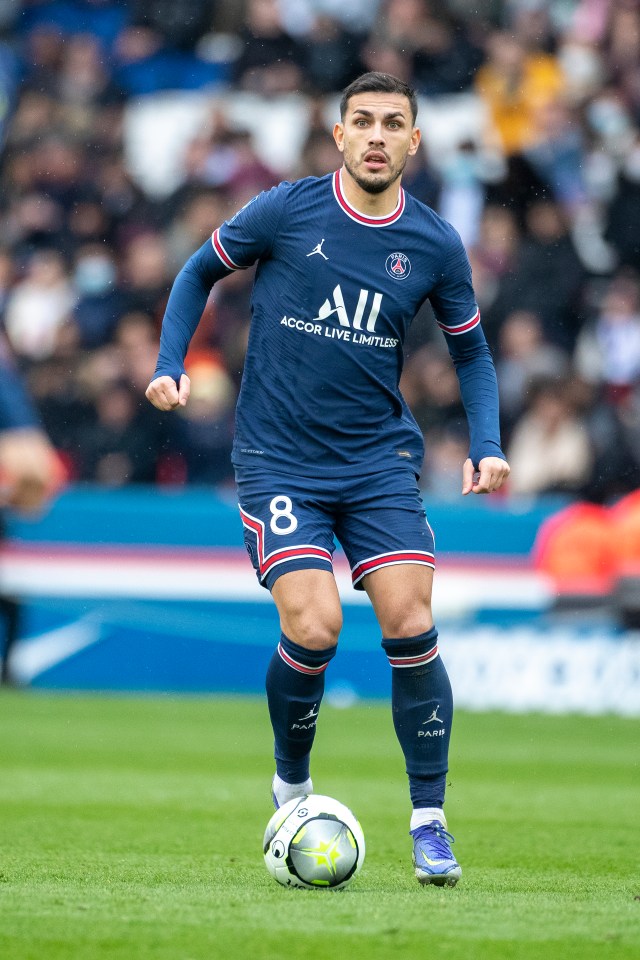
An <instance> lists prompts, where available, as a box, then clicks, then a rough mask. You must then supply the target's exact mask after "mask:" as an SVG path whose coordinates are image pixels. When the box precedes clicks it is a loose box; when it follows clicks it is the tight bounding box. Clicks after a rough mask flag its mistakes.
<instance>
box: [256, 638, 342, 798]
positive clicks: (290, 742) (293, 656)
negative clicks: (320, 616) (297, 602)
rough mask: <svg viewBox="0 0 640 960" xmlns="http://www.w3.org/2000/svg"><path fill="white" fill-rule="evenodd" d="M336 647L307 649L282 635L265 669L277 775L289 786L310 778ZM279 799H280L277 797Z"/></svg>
mask: <svg viewBox="0 0 640 960" xmlns="http://www.w3.org/2000/svg"><path fill="white" fill-rule="evenodd" d="M336 649H337V647H336V646H333V647H329V648H327V649H325V650H308V649H307V648H306V647H302V646H300V645H299V644H297V643H294V642H293V641H292V640H289V638H288V637H286V636H285V635H284V634H282V635H281V638H280V643H279V644H278V647H277V649H276V650H275V652H274V654H273V656H272V658H271V663H270V664H269V669H268V670H267V682H266V687H267V701H268V704H269V715H270V717H271V726H272V727H273V735H274V741H275V751H274V753H275V759H276V773H277V776H278V777H279V778H280V780H282V781H284V782H285V783H288V784H299V783H303V782H304V781H306V780H307V779H308V778H309V757H310V753H311V747H312V746H313V738H314V736H315V732H316V723H317V720H318V713H319V711H320V703H321V702H322V695H323V693H324V672H325V670H326V669H327V666H328V664H329V661H330V660H331V659H332V658H333V657H334V656H335V653H336ZM278 799H279V800H280V798H278Z"/></svg>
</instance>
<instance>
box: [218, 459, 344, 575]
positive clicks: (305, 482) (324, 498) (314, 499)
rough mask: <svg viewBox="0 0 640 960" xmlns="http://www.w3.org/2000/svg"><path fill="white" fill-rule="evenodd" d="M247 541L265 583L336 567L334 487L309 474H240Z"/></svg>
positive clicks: (238, 475) (241, 501) (244, 471)
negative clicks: (312, 477) (308, 571)
mask: <svg viewBox="0 0 640 960" xmlns="http://www.w3.org/2000/svg"><path fill="white" fill-rule="evenodd" d="M236 483H237V489H238V499H239V507H240V516H241V517H242V523H243V525H244V542H245V546H246V548H247V552H248V554H249V556H250V558H251V562H252V564H253V567H254V569H255V571H256V575H257V577H258V580H259V581H260V583H261V584H262V586H264V587H267V589H269V590H271V588H272V587H273V584H274V583H275V582H276V580H277V579H278V578H279V577H280V576H282V575H283V574H285V573H290V572H292V571H295V570H314V569H315V570H324V571H329V572H332V571H333V551H334V549H335V544H334V539H333V526H334V504H333V501H332V492H331V490H330V489H328V488H327V485H323V484H320V483H318V482H317V481H314V480H312V479H310V478H306V477H297V476H288V475H286V474H280V473H276V472H274V471H269V470H260V471H258V470H256V469H251V470H241V471H238V473H237V476H236Z"/></svg>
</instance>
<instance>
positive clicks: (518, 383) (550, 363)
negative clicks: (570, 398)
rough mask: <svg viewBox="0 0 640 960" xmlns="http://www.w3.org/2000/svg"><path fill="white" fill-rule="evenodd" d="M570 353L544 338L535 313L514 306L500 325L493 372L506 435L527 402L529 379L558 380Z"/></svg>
mask: <svg viewBox="0 0 640 960" xmlns="http://www.w3.org/2000/svg"><path fill="white" fill-rule="evenodd" d="M569 359H570V358H569V354H568V353H566V352H565V351H563V350H561V349H560V348H559V347H557V346H554V345H553V344H550V343H548V342H547V341H545V339H544V335H543V331H542V323H541V322H540V318H539V317H538V315H537V314H536V313H532V312H530V311H527V310H515V311H514V312H513V313H510V314H509V315H508V316H507V317H506V319H505V321H504V323H503V325H502V327H501V328H500V334H499V344H498V355H497V358H496V375H497V377H498V385H499V391H500V416H501V418H502V424H503V432H504V434H505V435H506V436H509V435H510V433H511V430H512V428H513V426H514V424H515V423H516V422H517V420H518V418H519V417H520V416H521V414H522V412H523V410H524V408H525V406H526V405H527V399H528V390H529V386H530V384H531V383H534V382H535V381H537V380H540V379H541V378H543V377H547V378H549V379H555V380H561V379H562V378H563V377H564V376H567V375H568V373H569Z"/></svg>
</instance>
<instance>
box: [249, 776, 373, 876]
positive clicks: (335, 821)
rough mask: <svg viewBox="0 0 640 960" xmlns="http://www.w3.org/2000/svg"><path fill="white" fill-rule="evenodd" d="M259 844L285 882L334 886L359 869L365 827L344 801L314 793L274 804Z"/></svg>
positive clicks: (267, 861)
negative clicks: (280, 804) (261, 842)
mask: <svg viewBox="0 0 640 960" xmlns="http://www.w3.org/2000/svg"><path fill="white" fill-rule="evenodd" d="M263 849H264V862H265V864H266V866H267V870H268V871H269V873H270V874H271V876H272V877H273V878H274V879H275V880H277V881H278V883H281V884H282V885H283V886H284V887H303V888H304V889H306V890H327V889H331V890H337V889H340V888H344V887H346V886H347V885H348V884H350V883H351V881H352V880H353V878H354V877H355V876H356V875H357V874H358V873H359V872H360V869H361V867H362V864H363V862H364V852H365V850H364V833H363V832H362V827H361V826H360V824H359V823H358V820H357V819H356V817H355V816H354V814H353V813H352V812H351V810H349V808H348V807H345V805H344V804H343V803H340V802H339V801H338V800H334V799H333V798H332V797H323V796H322V795H321V794H318V793H313V794H309V795H308V796H304V797H297V798H296V799H295V800H289V801H288V802H287V803H285V804H283V805H282V806H281V807H280V809H279V810H276V812H275V813H274V815H273V816H272V817H271V820H269V823H268V824H267V829H266V830H265V833H264V844H263Z"/></svg>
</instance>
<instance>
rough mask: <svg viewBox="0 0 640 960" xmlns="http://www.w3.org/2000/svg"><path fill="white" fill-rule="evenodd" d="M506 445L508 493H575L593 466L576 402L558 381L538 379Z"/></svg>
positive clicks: (515, 494)
mask: <svg viewBox="0 0 640 960" xmlns="http://www.w3.org/2000/svg"><path fill="white" fill-rule="evenodd" d="M528 400H529V402H528V407H527V409H526V411H525V413H524V415H523V416H522V417H521V419H520V420H519V421H518V423H517V424H516V427H515V429H514V430H513V433H512V435H511V440H510V442H509V444H508V448H507V449H508V456H509V459H510V462H511V463H512V464H513V467H512V469H513V473H512V477H511V480H510V483H509V492H510V493H511V494H512V495H513V496H539V495H540V494H541V493H574V494H577V493H579V492H580V491H581V490H582V489H583V488H584V486H585V484H586V483H587V481H588V480H589V477H590V475H591V470H592V468H593V450H592V447H591V443H590V440H589V434H588V432H587V429H586V426H585V424H584V422H583V420H582V419H581V418H580V416H579V415H578V412H577V409H576V404H575V402H574V400H573V398H572V397H571V395H570V394H569V393H568V391H567V387H566V383H565V382H564V381H562V380H555V379H548V378H543V379H540V380H539V381H538V382H537V383H534V384H532V385H531V386H530V388H529V398H528Z"/></svg>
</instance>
